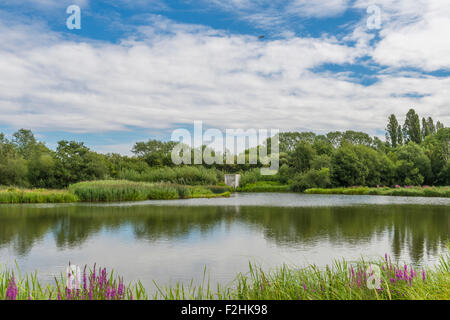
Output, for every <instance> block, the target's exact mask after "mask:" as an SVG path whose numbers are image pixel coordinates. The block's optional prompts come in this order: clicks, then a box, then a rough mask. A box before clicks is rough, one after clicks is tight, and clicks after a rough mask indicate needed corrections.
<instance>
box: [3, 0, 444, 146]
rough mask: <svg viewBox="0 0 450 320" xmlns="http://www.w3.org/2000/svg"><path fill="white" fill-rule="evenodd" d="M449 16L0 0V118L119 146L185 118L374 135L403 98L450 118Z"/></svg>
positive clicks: (165, 134) (9, 128) (345, 5)
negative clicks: (71, 25)
mask: <svg viewBox="0 0 450 320" xmlns="http://www.w3.org/2000/svg"><path fill="white" fill-rule="evenodd" d="M72 4H75V5H78V6H79V7H80V9H81V26H82V27H81V29H80V30H69V29H68V28H67V27H66V20H67V18H68V17H69V15H68V14H67V13H66V8H67V7H68V6H69V5H72ZM373 5H376V6H377V7H376V8H378V9H379V12H380V16H379V17H380V20H379V22H380V25H379V28H375V29H374V28H371V27H370V21H372V22H373V21H374V20H371V19H373V18H374V14H373V11H371V10H369V12H368V8H369V7H371V6H373ZM449 13H450V4H449V3H448V1H445V0H427V1H425V0H414V1H412V0H401V1H393V0H379V1H368V0H315V1H307V0H286V1H281V0H272V1H268V0H254V1H247V0H222V1H219V0H197V1H163V0H154V1H152V0H151V1H143V0H134V1H131V0H115V1H113V0H98V1H94V0H69V1H66V0H0V28H1V29H2V32H1V34H0V85H1V87H2V90H1V91H0V112H1V113H2V117H0V129H1V131H2V132H5V133H7V134H11V133H12V132H14V131H15V130H17V129H19V128H29V129H32V130H33V131H34V132H35V133H36V135H37V137H38V138H39V139H41V140H43V141H46V142H47V143H48V145H49V146H51V147H53V146H55V144H56V141H58V140H60V139H67V140H78V141H80V140H81V141H85V142H86V143H87V145H88V146H90V147H92V148H93V149H94V150H97V151H100V152H120V153H129V151H130V149H131V146H132V145H133V143H134V142H136V141H143V140H147V139H148V138H159V139H166V140H167V139H169V137H170V133H171V132H172V130H174V129H176V128H180V127H186V128H190V127H192V124H193V121H194V120H202V121H203V122H204V125H205V126H206V127H214V128H219V129H225V128H243V129H248V128H256V129H259V128H277V129H280V130H282V131H284V130H308V131H314V132H317V133H325V132H328V131H334V130H347V129H354V130H362V131H365V132H367V133H369V134H372V135H377V136H380V137H382V136H383V135H384V131H383V130H384V126H385V123H386V119H387V117H388V116H389V114H391V113H396V114H397V115H398V117H399V118H400V121H401V122H402V121H403V116H404V114H405V113H406V112H407V110H408V109H409V108H410V107H414V108H415V109H416V110H417V111H418V112H419V114H420V115H421V116H432V117H433V118H435V119H439V120H440V121H442V122H444V123H445V124H448V122H449V120H450V108H449V106H450V97H449V95H448V93H447V92H448V88H449V86H450V40H449V37H448V34H447V33H448V30H450V18H449V17H450V14H449ZM375 18H376V17H375ZM368 21H369V24H368ZM260 36H264V38H261V37H260Z"/></svg>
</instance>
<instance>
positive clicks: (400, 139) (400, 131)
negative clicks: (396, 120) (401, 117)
mask: <svg viewBox="0 0 450 320" xmlns="http://www.w3.org/2000/svg"><path fill="white" fill-rule="evenodd" d="M397 145H399V146H401V145H403V129H402V126H400V125H399V126H398V128H397Z"/></svg>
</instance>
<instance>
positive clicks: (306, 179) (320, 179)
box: [291, 168, 331, 192]
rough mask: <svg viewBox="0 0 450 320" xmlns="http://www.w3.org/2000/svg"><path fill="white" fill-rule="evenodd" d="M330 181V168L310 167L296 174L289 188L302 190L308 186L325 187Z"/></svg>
mask: <svg viewBox="0 0 450 320" xmlns="http://www.w3.org/2000/svg"><path fill="white" fill-rule="evenodd" d="M330 183H331V181H330V169H328V168H322V169H320V170H316V169H311V170H309V171H308V172H306V173H301V174H297V175H296V176H295V177H294V179H293V181H292V183H291V189H292V191H297V192H303V191H305V190H306V189H309V188H327V187H329V186H330Z"/></svg>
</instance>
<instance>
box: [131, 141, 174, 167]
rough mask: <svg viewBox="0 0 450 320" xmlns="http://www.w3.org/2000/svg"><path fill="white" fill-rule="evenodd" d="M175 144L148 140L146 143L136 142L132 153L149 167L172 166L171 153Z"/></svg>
mask: <svg viewBox="0 0 450 320" xmlns="http://www.w3.org/2000/svg"><path fill="white" fill-rule="evenodd" d="M175 145H176V142H174V141H169V142H163V141H159V140H152V139H150V140H148V141H147V142H137V143H136V144H135V145H134V147H133V149H132V152H133V153H134V154H135V155H136V156H138V157H139V158H142V159H144V160H145V161H146V162H147V163H148V165H149V166H163V165H167V166H169V165H172V158H171V152H172V150H173V148H174V147H175Z"/></svg>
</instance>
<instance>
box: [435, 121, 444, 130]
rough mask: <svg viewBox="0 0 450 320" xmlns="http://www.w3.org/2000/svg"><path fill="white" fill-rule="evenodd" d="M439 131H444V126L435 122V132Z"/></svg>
mask: <svg viewBox="0 0 450 320" xmlns="http://www.w3.org/2000/svg"><path fill="white" fill-rule="evenodd" d="M439 129H444V124H443V123H442V122H439V121H438V122H436V131H439Z"/></svg>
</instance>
